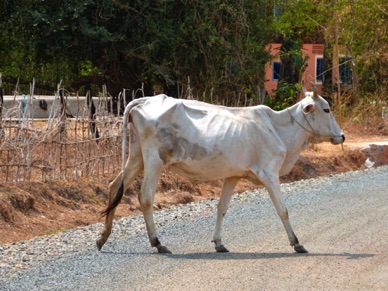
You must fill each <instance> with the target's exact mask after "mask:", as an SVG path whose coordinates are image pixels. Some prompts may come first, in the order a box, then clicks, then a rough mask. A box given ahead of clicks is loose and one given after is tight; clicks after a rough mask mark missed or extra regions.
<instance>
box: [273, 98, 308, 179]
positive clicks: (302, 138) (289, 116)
mask: <svg viewBox="0 0 388 291" xmlns="http://www.w3.org/2000/svg"><path fill="white" fill-rule="evenodd" d="M274 121H275V122H274V125H275V127H276V130H277V132H278V134H279V137H280V139H281V140H282V141H283V144H284V145H285V146H286V148H287V156H286V160H285V163H284V166H283V169H282V172H283V173H282V174H287V173H288V172H289V171H290V170H291V168H292V167H293V166H294V164H295V162H296V161H297V160H298V158H299V155H300V153H301V152H302V150H304V149H305V148H306V147H307V145H308V142H309V138H310V137H311V136H312V133H311V131H308V129H309V125H308V124H307V121H306V119H305V118H304V116H303V112H302V111H301V108H300V104H299V103H298V104H295V105H294V106H291V107H289V108H288V109H285V110H283V111H279V112H276V117H275V118H274Z"/></svg>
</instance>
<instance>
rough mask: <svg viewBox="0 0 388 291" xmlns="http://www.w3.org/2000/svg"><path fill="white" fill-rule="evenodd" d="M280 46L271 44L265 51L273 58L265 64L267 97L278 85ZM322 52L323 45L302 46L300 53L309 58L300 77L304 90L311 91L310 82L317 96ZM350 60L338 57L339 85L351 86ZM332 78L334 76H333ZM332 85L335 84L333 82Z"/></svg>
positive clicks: (320, 76) (321, 72) (321, 71)
mask: <svg viewBox="0 0 388 291" xmlns="http://www.w3.org/2000/svg"><path fill="white" fill-rule="evenodd" d="M280 48H281V44H280V43H273V44H271V45H269V46H267V50H268V51H269V52H270V54H271V55H272V56H273V59H272V62H270V63H267V65H266V72H265V79H266V82H265V89H266V91H267V93H268V94H269V95H273V91H274V90H276V88H277V85H278V79H279V74H280V70H281V65H282V64H281V61H280V57H279V53H280ZM323 51H324V44H303V46H302V53H303V54H304V55H307V56H308V57H309V59H308V64H307V68H306V70H305V72H304V74H303V76H302V80H304V82H305V84H306V89H307V90H311V89H312V87H311V85H310V84H311V82H314V83H315V84H316V85H317V89H318V94H321V91H322V81H323ZM350 61H351V58H349V57H347V56H345V55H340V60H339V62H340V66H339V68H340V79H341V84H351V82H352V71H351V63H350ZM333 76H334V74H333ZM333 83H336V81H335V80H333Z"/></svg>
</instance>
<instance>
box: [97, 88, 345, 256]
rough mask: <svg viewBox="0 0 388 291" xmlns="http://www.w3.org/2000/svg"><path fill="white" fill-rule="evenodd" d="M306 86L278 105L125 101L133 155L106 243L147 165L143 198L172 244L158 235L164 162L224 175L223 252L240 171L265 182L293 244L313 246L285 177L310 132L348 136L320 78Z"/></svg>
mask: <svg viewBox="0 0 388 291" xmlns="http://www.w3.org/2000/svg"><path fill="white" fill-rule="evenodd" d="M304 92H305V98H304V99H303V100H301V101H300V102H298V103H297V104H295V105H293V106H291V107H289V108H287V109H285V110H282V111H278V112H277V111H273V110H272V109H270V108H269V107H267V106H263V105H258V106H252V107H244V108H241V107H240V108H231V107H224V106H217V105H211V104H207V103H203V102H198V101H194V100H181V99H175V98H171V97H167V96H166V95H158V96H154V97H144V98H140V99H136V100H134V101H132V102H130V103H129V104H128V105H127V107H126V108H125V112H124V127H123V135H124V136H123V157H125V154H126V151H127V146H126V140H127V137H126V133H127V124H128V123H129V124H130V142H131V145H130V152H129V157H128V160H127V162H126V164H124V161H123V170H122V172H121V173H120V174H119V175H118V176H117V177H116V179H115V180H114V181H113V182H112V183H111V184H110V189H109V204H108V207H107V208H106V210H105V211H104V212H103V215H106V220H105V225H104V228H103V230H102V232H101V234H100V236H99V238H98V240H97V247H98V249H99V250H100V249H101V247H102V246H103V245H104V244H105V242H106V241H107V239H108V237H109V235H110V233H111V230H112V221H113V216H114V212H115V209H116V206H117V205H118V204H119V202H120V200H121V198H122V196H123V193H124V192H125V190H126V189H127V188H128V187H129V185H130V184H131V183H132V182H133V181H134V179H135V178H136V177H137V176H138V174H139V173H140V172H141V171H144V179H143V182H142V185H141V193H140V195H139V201H140V205H141V210H142V212H143V215H144V219H145V223H146V226H147V231H148V236H149V239H150V242H151V245H152V246H153V247H156V248H157V250H158V252H159V253H169V252H170V251H169V250H168V248H166V247H165V246H163V245H162V244H161V243H160V241H159V240H158V238H157V235H156V230H155V225H154V220H153V201H154V193H155V190H156V188H157V185H158V179H159V177H160V174H161V172H162V170H163V169H165V168H170V169H171V170H173V171H175V172H176V173H178V174H180V175H182V176H184V177H187V178H188V179H190V180H197V181H209V180H216V179H223V187H222V191H221V197H220V201H219V203H218V210H217V221H216V226H215V231H214V236H213V242H214V243H215V248H216V251H217V252H227V251H228V250H227V249H226V248H225V247H224V246H223V245H222V242H221V225H222V221H223V218H224V215H225V213H226V211H227V208H228V205H229V201H230V198H231V196H232V194H233V189H234V187H235V186H236V184H237V182H238V180H239V179H241V178H245V179H248V180H250V181H252V182H254V183H260V182H261V183H262V184H264V186H265V187H266V188H267V190H268V192H269V196H270V197H271V199H272V202H273V204H274V206H275V208H276V211H277V213H278V215H279V216H280V218H281V221H282V223H283V225H284V227H285V230H286V232H287V235H288V238H289V240H290V243H291V246H293V247H294V250H295V251H296V252H298V253H306V252H307V251H306V249H305V248H304V247H303V246H302V245H300V244H299V241H298V239H297V237H296V236H295V234H294V232H293V230H292V228H291V225H290V222H289V220H288V212H287V208H286V205H285V204H284V201H283V198H282V193H281V191H280V184H279V177H280V176H282V175H286V174H288V173H289V172H290V171H291V168H292V167H293V165H294V164H295V162H296V161H297V159H298V157H299V154H300V152H301V151H302V150H303V149H304V148H306V146H307V144H308V142H309V138H310V137H313V136H316V137H320V138H321V139H322V140H327V141H331V143H333V144H340V143H343V142H344V140H345V136H344V134H343V133H342V131H341V129H340V128H339V126H338V124H337V122H336V121H335V119H334V117H333V115H332V113H331V111H330V107H329V104H328V103H327V102H326V101H325V100H324V99H323V98H322V97H321V96H318V95H317V93H316V89H315V86H314V92H306V90H305V89H304Z"/></svg>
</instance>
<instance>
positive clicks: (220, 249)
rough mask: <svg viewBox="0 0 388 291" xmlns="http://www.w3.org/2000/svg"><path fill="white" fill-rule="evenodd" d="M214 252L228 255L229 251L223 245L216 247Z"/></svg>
mask: <svg viewBox="0 0 388 291" xmlns="http://www.w3.org/2000/svg"><path fill="white" fill-rule="evenodd" d="M216 251H217V253H229V250H228V249H227V248H226V247H224V245H219V246H218V247H216Z"/></svg>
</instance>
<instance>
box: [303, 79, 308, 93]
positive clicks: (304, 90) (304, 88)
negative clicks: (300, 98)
mask: <svg viewBox="0 0 388 291" xmlns="http://www.w3.org/2000/svg"><path fill="white" fill-rule="evenodd" d="M302 90H303V93H306V92H307V90H306V87H305V86H304V80H302Z"/></svg>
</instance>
